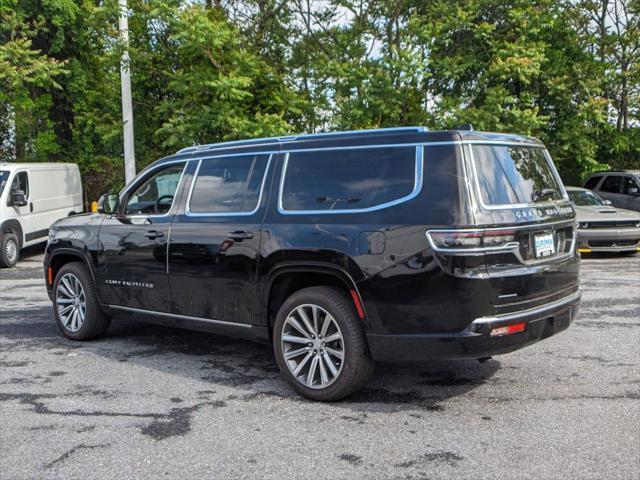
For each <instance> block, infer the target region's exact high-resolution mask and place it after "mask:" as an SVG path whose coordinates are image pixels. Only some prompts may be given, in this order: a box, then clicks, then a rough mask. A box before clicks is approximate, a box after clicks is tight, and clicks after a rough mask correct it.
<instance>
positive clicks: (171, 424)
mask: <svg viewBox="0 0 640 480" xmlns="http://www.w3.org/2000/svg"><path fill="white" fill-rule="evenodd" d="M582 290H583V295H584V296H583V303H582V309H581V312H580V314H579V318H578V320H577V321H576V322H575V323H574V324H573V325H572V326H571V327H570V329H569V330H567V331H565V332H563V333H561V334H559V335H557V336H554V337H552V338H550V339H548V340H545V341H543V342H540V343H538V344H536V345H533V346H531V347H528V348H526V349H523V350H520V351H517V352H514V353H511V354H508V355H503V356H500V357H496V358H494V359H492V360H489V361H487V362H486V363H482V364H481V363H479V362H477V361H460V362H437V363H436V362H434V363H429V364H422V365H396V366H382V365H381V366H378V367H377V368H376V373H375V376H374V378H373V380H372V381H371V383H370V384H369V385H368V386H367V388H366V389H365V390H363V391H362V392H360V393H358V394H356V395H354V396H353V397H351V398H349V399H348V400H346V401H342V402H338V403H333V404H322V403H314V402H311V401H307V400H304V399H302V398H300V397H298V396H297V395H296V394H294V393H293V392H292V391H291V390H290V389H289V388H288V386H287V385H286V383H285V382H284V381H283V380H282V379H281V377H280V374H279V372H278V369H277V367H276V364H275V360H274V358H273V354H272V352H271V349H270V347H269V346H265V345H257V344H252V343H249V342H245V341H240V340H231V339H226V338H224V337H220V336H215V335H210V334H204V333H198V332H189V331H183V330H178V329H172V328H166V327H160V326H155V325H151V324H144V323H135V322H132V321H118V320H114V322H113V323H112V325H111V328H110V330H109V331H108V333H107V336H106V337H104V338H102V339H100V340H96V341H92V342H86V343H80V342H72V341H70V340H67V339H65V338H64V337H63V336H62V335H61V334H60V333H59V332H58V330H57V327H56V325H55V322H54V319H53V313H52V307H51V303H50V302H49V299H48V298H47V294H46V292H45V287H44V277H43V273H42V254H41V249H31V251H30V252H27V256H26V258H24V260H22V261H21V262H20V263H19V265H18V267H17V268H14V269H10V270H6V269H4V270H0V478H2V479H11V480H13V479H27V478H28V479H31V478H33V479H49V478H51V479H88V478H91V479H102V478H104V479H132V478H139V479H142V478H145V479H147V478H163V479H164V478H179V479H236V478H261V479H272V478H273V479H289V478H295V479H314V480H318V479H359V478H364V479H537V480H540V479H554V480H555V479H563V480H568V479H598V480H600V479H625V480H626V479H635V478H639V477H640V254H638V255H635V256H605V257H603V256H593V257H587V258H584V259H583V274H582Z"/></svg>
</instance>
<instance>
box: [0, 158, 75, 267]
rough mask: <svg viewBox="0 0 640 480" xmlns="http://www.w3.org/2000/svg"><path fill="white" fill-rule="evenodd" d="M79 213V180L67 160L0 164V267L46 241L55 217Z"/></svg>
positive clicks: (7, 264) (73, 165)
mask: <svg viewBox="0 0 640 480" xmlns="http://www.w3.org/2000/svg"><path fill="white" fill-rule="evenodd" d="M81 212H82V183H81V181H80V171H79V170H78V166H77V165H75V164H71V163H0V267H13V266H14V265H15V264H16V262H17V261H18V258H19V256H20V249H21V248H23V247H28V246H30V245H34V244H36V243H43V242H45V241H46V240H47V234H48V233H49V226H50V225H51V224H52V223H53V222H55V221H56V220H58V219H60V218H63V217H66V216H68V215H72V214H75V213H81Z"/></svg>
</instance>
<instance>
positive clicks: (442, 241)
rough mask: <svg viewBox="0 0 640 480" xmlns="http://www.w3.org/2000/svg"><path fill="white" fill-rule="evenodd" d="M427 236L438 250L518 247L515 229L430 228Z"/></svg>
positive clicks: (480, 249) (479, 249)
mask: <svg viewBox="0 0 640 480" xmlns="http://www.w3.org/2000/svg"><path fill="white" fill-rule="evenodd" d="M427 236H428V237H429V239H430V240H431V243H432V244H433V246H434V247H435V248H436V249H437V250H469V251H482V250H499V249H503V248H504V249H507V248H512V247H513V248H516V247H517V246H518V243H517V240H516V234H515V232H514V231H513V230H472V231H470V230H430V231H429V232H427Z"/></svg>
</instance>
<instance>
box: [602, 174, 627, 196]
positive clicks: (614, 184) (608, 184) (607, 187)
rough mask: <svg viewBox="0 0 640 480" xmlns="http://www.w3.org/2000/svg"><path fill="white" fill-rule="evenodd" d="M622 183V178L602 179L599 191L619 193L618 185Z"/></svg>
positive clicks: (609, 177)
mask: <svg viewBox="0 0 640 480" xmlns="http://www.w3.org/2000/svg"><path fill="white" fill-rule="evenodd" d="M621 183H622V177H619V176H617V175H611V176H608V177H607V178H605V179H604V182H602V185H601V186H600V190H601V191H603V192H611V193H620V185H621Z"/></svg>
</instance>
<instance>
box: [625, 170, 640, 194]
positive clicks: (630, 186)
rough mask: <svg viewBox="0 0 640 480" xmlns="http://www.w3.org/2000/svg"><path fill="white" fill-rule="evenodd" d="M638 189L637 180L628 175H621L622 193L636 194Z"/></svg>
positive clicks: (639, 189)
mask: <svg viewBox="0 0 640 480" xmlns="http://www.w3.org/2000/svg"><path fill="white" fill-rule="evenodd" d="M639 191H640V187H638V181H637V180H636V179H635V178H633V177H632V176H630V175H626V176H624V177H622V193H623V194H625V195H637V194H638V192H639Z"/></svg>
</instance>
